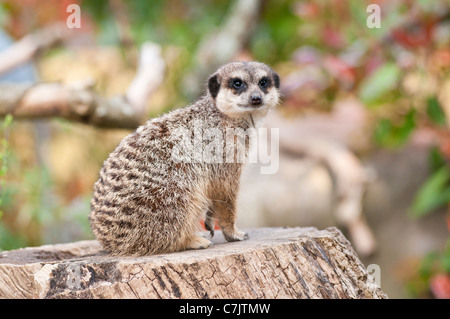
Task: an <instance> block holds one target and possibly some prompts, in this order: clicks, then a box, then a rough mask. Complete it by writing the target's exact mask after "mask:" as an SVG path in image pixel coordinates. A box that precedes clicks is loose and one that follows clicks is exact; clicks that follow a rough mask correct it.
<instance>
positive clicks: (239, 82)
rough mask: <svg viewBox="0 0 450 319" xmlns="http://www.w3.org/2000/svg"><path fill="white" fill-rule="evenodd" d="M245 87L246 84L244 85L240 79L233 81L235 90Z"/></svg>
mask: <svg viewBox="0 0 450 319" xmlns="http://www.w3.org/2000/svg"><path fill="white" fill-rule="evenodd" d="M243 85H244V83H242V81H241V80H239V79H234V80H233V87H234V88H235V89H240V88H241V87H242V86H243Z"/></svg>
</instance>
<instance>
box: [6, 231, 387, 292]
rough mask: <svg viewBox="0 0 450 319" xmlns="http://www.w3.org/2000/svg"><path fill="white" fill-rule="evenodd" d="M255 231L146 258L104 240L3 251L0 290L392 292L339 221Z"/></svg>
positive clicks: (219, 236)
mask: <svg viewBox="0 0 450 319" xmlns="http://www.w3.org/2000/svg"><path fill="white" fill-rule="evenodd" d="M248 232H249V236H250V239H249V240H246V241H242V242H234V243H227V242H225V240H224V238H223V236H222V234H221V232H220V231H217V232H216V236H215V237H214V240H213V241H214V246H212V247H210V248H208V249H205V250H191V251H184V252H178V253H172V254H163V255H154V256H146V257H140V258H134V257H133V258H131V257H128V258H126V257H112V256H110V255H108V254H107V253H105V252H103V251H101V247H100V245H99V244H98V242H96V241H81V242H75V243H69V244H58V245H47V246H42V247H35V248H25V249H19V250H13V251H6V252H3V253H0V298H387V296H386V295H385V294H384V293H383V292H382V291H381V289H380V288H379V287H378V286H377V285H376V284H375V282H374V280H373V278H372V277H371V276H369V274H368V272H367V270H366V269H365V267H364V266H363V264H362V263H361V261H360V260H359V259H358V257H357V255H356V254H355V252H354V250H353V249H352V247H351V245H350V243H349V242H348V241H347V240H346V239H345V238H344V236H343V235H342V234H341V233H340V231H339V230H337V229H336V228H328V229H326V230H322V231H319V230H317V229H315V228H259V229H252V230H248Z"/></svg>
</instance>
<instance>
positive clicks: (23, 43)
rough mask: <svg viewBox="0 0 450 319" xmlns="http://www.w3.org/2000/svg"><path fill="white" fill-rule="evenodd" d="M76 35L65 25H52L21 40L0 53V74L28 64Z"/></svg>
mask: <svg viewBox="0 0 450 319" xmlns="http://www.w3.org/2000/svg"><path fill="white" fill-rule="evenodd" d="M74 34H76V33H75V32H74V31H73V29H68V28H67V26H66V25H65V24H54V25H51V26H48V27H46V28H43V29H41V30H39V31H37V32H35V33H32V34H29V35H26V36H24V37H23V38H22V39H20V40H19V41H17V42H16V43H14V44H13V45H11V46H9V47H8V48H7V49H5V50H3V51H1V52H0V74H4V73H6V72H8V71H11V70H12V69H14V68H16V67H18V66H20V65H22V64H23V63H25V62H28V61H29V60H31V59H32V58H33V57H35V56H36V54H38V53H39V52H42V51H44V50H47V49H48V48H50V47H52V46H55V45H57V44H59V43H60V42H61V41H62V40H64V39H66V38H68V37H69V36H72V35H74Z"/></svg>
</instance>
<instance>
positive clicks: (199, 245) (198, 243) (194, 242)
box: [186, 236, 212, 249]
mask: <svg viewBox="0 0 450 319" xmlns="http://www.w3.org/2000/svg"><path fill="white" fill-rule="evenodd" d="M209 246H212V242H211V241H209V240H208V239H206V238H205V237H201V236H194V237H192V238H191V239H190V240H189V241H188V243H187V246H186V249H205V248H208V247H209Z"/></svg>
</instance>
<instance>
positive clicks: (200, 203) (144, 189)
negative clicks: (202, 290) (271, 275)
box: [89, 62, 280, 256]
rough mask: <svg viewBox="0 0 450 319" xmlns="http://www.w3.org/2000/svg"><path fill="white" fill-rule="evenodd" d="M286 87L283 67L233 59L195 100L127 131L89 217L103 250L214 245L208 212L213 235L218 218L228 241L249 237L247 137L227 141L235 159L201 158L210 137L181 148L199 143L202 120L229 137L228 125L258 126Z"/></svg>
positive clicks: (139, 251)
mask: <svg viewBox="0 0 450 319" xmlns="http://www.w3.org/2000/svg"><path fill="white" fill-rule="evenodd" d="M279 86H280V79H279V76H278V75H277V73H276V72H275V71H273V70H272V69H271V68H270V67H268V66H267V65H265V64H263V63H260V62H232V63H228V64H225V65H224V66H222V67H220V68H219V69H218V70H217V71H216V72H215V73H214V74H212V75H211V76H210V77H209V79H208V81H207V85H206V93H205V94H204V95H203V96H202V97H201V98H200V99H199V100H197V101H196V102H195V103H193V104H191V105H188V106H186V107H184V108H180V109H176V110H173V111H171V112H169V113H167V114H165V115H163V116H161V117H159V118H155V119H152V120H149V121H147V122H146V123H145V124H144V125H142V126H140V127H139V128H138V129H137V130H136V131H135V132H133V133H131V134H130V135H128V136H127V137H125V138H124V139H123V140H122V141H121V142H120V144H119V145H118V146H117V148H116V149H115V150H114V151H113V152H112V153H111V154H110V155H109V157H108V159H107V160H106V161H105V162H104V164H103V167H102V168H101V170H100V173H99V178H98V181H97V182H96V183H95V185H94V194H93V197H92V201H91V212H90V215H89V220H90V223H91V229H92V232H93V233H94V235H95V236H96V238H97V240H98V241H99V242H100V243H101V244H102V246H103V248H104V249H105V250H106V251H108V252H110V253H111V254H113V255H128V256H143V255H152V254H160V253H169V252H175V251H182V250H187V249H202V248H207V247H209V246H210V245H211V241H210V240H208V239H207V238H205V237H203V236H201V235H199V230H200V225H201V224H200V220H201V219H202V218H205V220H204V224H205V228H206V229H207V230H209V231H210V234H211V237H212V236H213V235H214V225H215V220H217V221H218V225H219V227H220V228H221V229H222V233H223V235H224V237H225V239H226V240H227V241H240V240H244V239H247V238H248V235H247V234H246V233H244V232H242V231H240V230H238V229H237V228H236V226H235V220H236V197H237V193H238V189H239V180H240V174H241V171H242V167H243V165H244V163H243V162H242V161H237V160H236V156H235V155H236V154H235V152H236V151H235V149H236V148H239V147H243V148H244V149H245V156H247V155H248V149H249V143H247V142H246V141H247V140H248V139H236V138H234V139H233V140H234V142H235V143H236V144H239V143H240V144H239V145H228V144H233V143H227V146H226V147H225V150H224V151H223V152H222V151H221V152H217V153H218V154H216V155H218V156H219V159H225V156H228V155H230V152H231V158H232V159H233V161H229V160H228V161H225V160H219V161H217V157H216V161H208V159H207V158H206V159H205V158H201V157H200V159H198V156H197V155H199V154H198V152H202V148H204V147H206V146H207V142H208V141H209V140H208V138H206V140H205V139H203V140H200V141H197V145H196V147H194V148H192V147H191V150H193V153H194V154H192V153H191V157H189V156H188V157H184V158H183V157H179V156H178V157H177V156H175V155H174V153H176V152H174V150H175V149H176V148H177V147H178V146H180V145H183V143H184V144H188V146H192V145H193V144H196V142H195V141H194V142H193V143H192V136H193V135H195V134H196V130H197V129H198V128H197V127H196V126H198V124H199V123H200V124H202V125H203V126H204V127H208V128H213V129H214V130H216V131H213V132H217V133H218V134H219V133H222V134H223V135H222V136H226V134H227V132H228V130H229V129H240V130H243V131H246V130H248V129H252V128H253V129H254V128H258V127H259V126H261V124H262V121H263V119H264V117H265V116H266V114H267V113H268V111H269V110H270V109H273V108H274V107H275V106H276V105H277V104H278V103H279V98H280V94H279ZM180 132H182V133H183V134H184V136H181V137H180V135H183V134H180ZM210 135H211V134H210ZM219 135H220V134H219ZM209 138H211V137H209ZM183 139H184V142H183ZM216 151H217V150H216ZM196 152H197V153H196ZM213 153H214V152H213ZM184 155H186V154H184ZM192 155H193V156H192ZM180 158H181V160H180ZM227 158H228V159H229V156H228V157H227Z"/></svg>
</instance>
